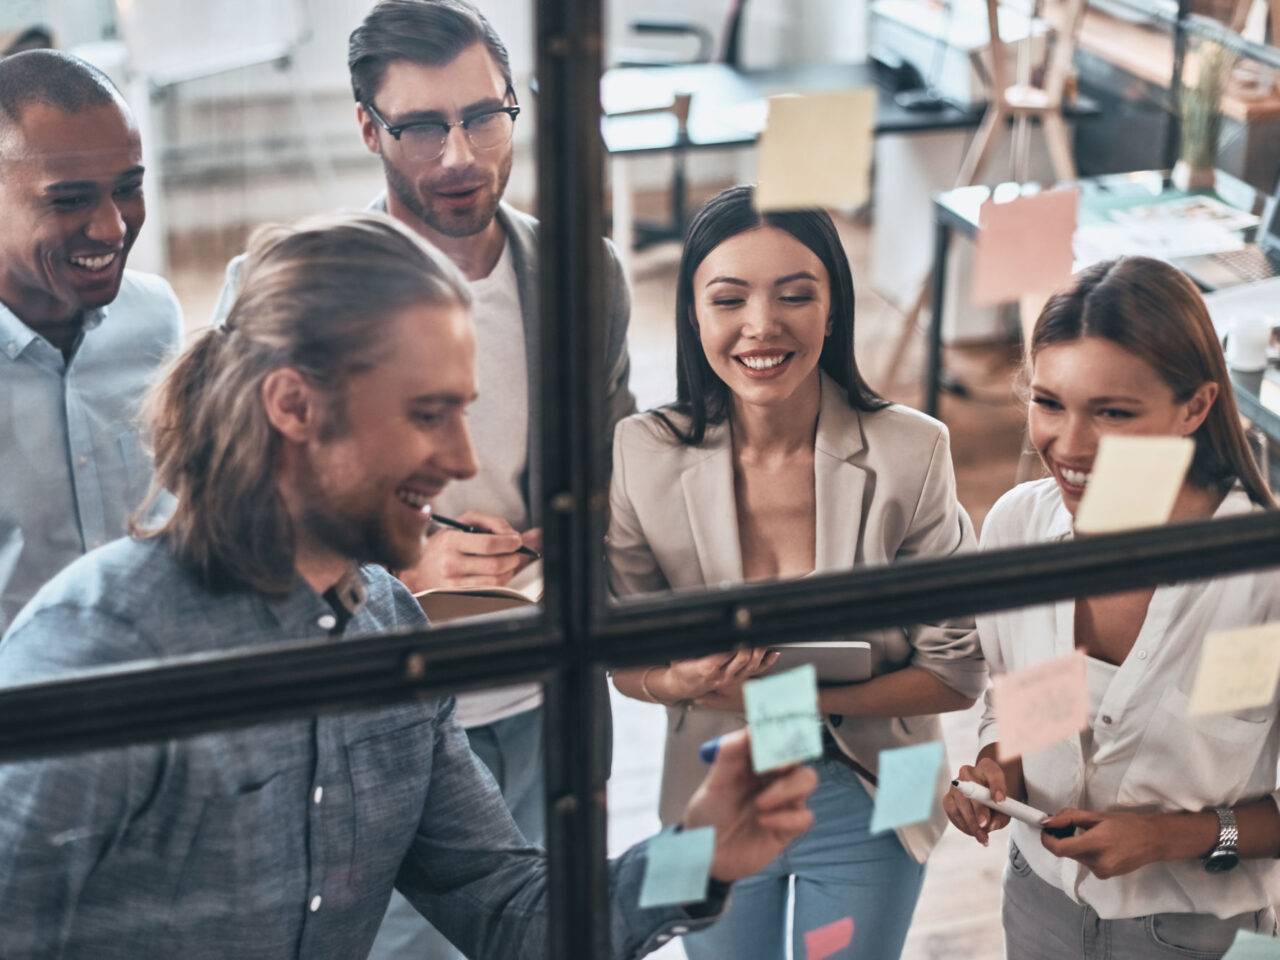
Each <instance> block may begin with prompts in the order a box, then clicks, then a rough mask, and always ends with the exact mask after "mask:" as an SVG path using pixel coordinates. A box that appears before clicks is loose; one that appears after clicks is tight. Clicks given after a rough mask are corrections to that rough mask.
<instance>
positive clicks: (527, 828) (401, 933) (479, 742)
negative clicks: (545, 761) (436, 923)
mask: <svg viewBox="0 0 1280 960" xmlns="http://www.w3.org/2000/svg"><path fill="white" fill-rule="evenodd" d="M467 739H468V740H470V741H471V749H472V751H473V752H474V753H475V755H476V756H477V757H479V758H480V759H481V760H483V761H484V765H485V766H486V767H488V768H489V772H490V773H492V774H493V778H494V779H495V780H497V781H498V786H499V787H500V788H501V790H502V796H503V799H505V800H506V801H507V807H508V809H510V810H511V816H512V817H513V818H514V819H515V821H516V826H517V827H519V828H520V832H521V833H523V834H524V836H525V839H526V840H528V841H529V842H530V843H538V844H540V843H542V836H543V830H544V827H545V826H546V813H545V810H546V802H545V798H544V790H543V772H542V707H535V708H534V709H532V710H526V711H525V712H524V713H517V714H516V715H515V716H514V717H507V718H506V719H504V720H498V721H495V722H494V723H490V724H486V725H485V726H483V727H473V728H471V729H470V730H468V731H467ZM410 957H412V958H413V960H463V955H462V954H461V953H459V952H458V950H457V948H455V947H454V946H453V944H451V943H450V942H449V941H448V940H447V939H445V937H444V935H443V934H441V933H440V932H439V931H438V930H436V928H435V927H433V926H431V924H429V923H427V921H426V920H424V919H423V918H422V915H421V914H420V913H418V911H417V910H415V909H414V908H413V906H412V905H411V904H410V903H409V901H408V900H406V899H405V898H404V897H402V896H401V895H400V893H399V892H398V891H397V892H395V893H392V894H391V902H390V903H389V904H388V905H387V913H386V915H385V916H384V917H383V918H382V926H381V927H379V928H378V936H377V938H376V939H375V940H374V941H373V949H372V950H371V951H370V952H369V960H407V958H410Z"/></svg>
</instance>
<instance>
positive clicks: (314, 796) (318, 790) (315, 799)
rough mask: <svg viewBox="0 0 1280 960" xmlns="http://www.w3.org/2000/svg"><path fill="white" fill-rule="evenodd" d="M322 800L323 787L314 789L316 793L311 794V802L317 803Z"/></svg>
mask: <svg viewBox="0 0 1280 960" xmlns="http://www.w3.org/2000/svg"><path fill="white" fill-rule="evenodd" d="M323 799H324V787H316V792H315V793H313V794H311V800H312V802H313V803H319V802H320V801H321V800H323Z"/></svg>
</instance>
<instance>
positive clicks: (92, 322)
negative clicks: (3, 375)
mask: <svg viewBox="0 0 1280 960" xmlns="http://www.w3.org/2000/svg"><path fill="white" fill-rule="evenodd" d="M108 309H109V308H108V307H98V308H97V309H96V310H90V311H88V312H87V313H85V315H84V325H83V329H84V331H85V332H86V333H87V332H88V331H90V330H92V329H94V328H95V327H98V326H101V325H102V321H103V320H105V319H106V317H107V310H108ZM36 339H43V338H41V337H40V335H39V334H38V333H36V332H35V331H34V330H32V329H31V328H30V327H29V326H27V325H26V324H25V323H23V322H22V321H21V320H20V319H18V315H17V314H16V313H14V312H13V311H12V310H10V309H9V308H8V307H7V306H5V305H4V304H3V303H0V353H2V354H4V355H5V356H6V357H8V358H9V359H10V360H17V359H18V357H20V356H22V352H23V351H24V350H26V349H27V347H29V346H30V345H31V343H32V341H34V340H36Z"/></svg>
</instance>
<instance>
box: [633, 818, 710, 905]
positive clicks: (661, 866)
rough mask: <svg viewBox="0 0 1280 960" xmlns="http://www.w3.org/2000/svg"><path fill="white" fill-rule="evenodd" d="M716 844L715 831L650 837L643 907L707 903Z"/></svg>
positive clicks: (670, 833) (664, 834) (641, 895)
mask: <svg viewBox="0 0 1280 960" xmlns="http://www.w3.org/2000/svg"><path fill="white" fill-rule="evenodd" d="M715 844H716V830H715V827H698V828H697V829H696V830H681V831H680V832H679V833H676V832H674V831H670V830H668V831H664V832H663V833H660V834H658V835H657V836H656V837H651V838H650V840H649V842H648V843H647V844H646V845H645V851H646V857H647V861H648V862H647V863H646V864H645V868H644V883H643V884H642V885H641V887H640V906H641V907H643V908H648V907H664V906H667V905H668V904H673V903H696V902H697V901H699V900H705V899H706V896H707V876H708V874H710V873H711V854H712V852H713V851H714V849H715Z"/></svg>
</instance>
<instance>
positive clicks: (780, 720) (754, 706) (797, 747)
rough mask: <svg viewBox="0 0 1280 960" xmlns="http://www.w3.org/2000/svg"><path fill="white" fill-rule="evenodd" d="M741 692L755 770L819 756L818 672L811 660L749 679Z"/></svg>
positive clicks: (820, 744)
mask: <svg viewBox="0 0 1280 960" xmlns="http://www.w3.org/2000/svg"><path fill="white" fill-rule="evenodd" d="M742 696H743V699H744V700H745V701H746V706H747V726H748V727H750V728H751V766H752V767H753V768H754V769H755V771H756V773H764V772H765V771H766V770H773V769H775V768H777V767H782V766H786V765H787V764H788V763H797V762H799V761H801V760H812V759H813V758H814V757H820V756H822V718H821V715H820V714H819V713H818V674H817V671H816V670H814V668H813V664H811V663H806V664H804V665H803V666H799V667H796V668H795V669H794V670H788V671H786V672H785V673H778V674H774V675H773V676H768V677H761V678H759V679H758V680H748V681H747V682H746V684H744V685H743V688H742Z"/></svg>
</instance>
